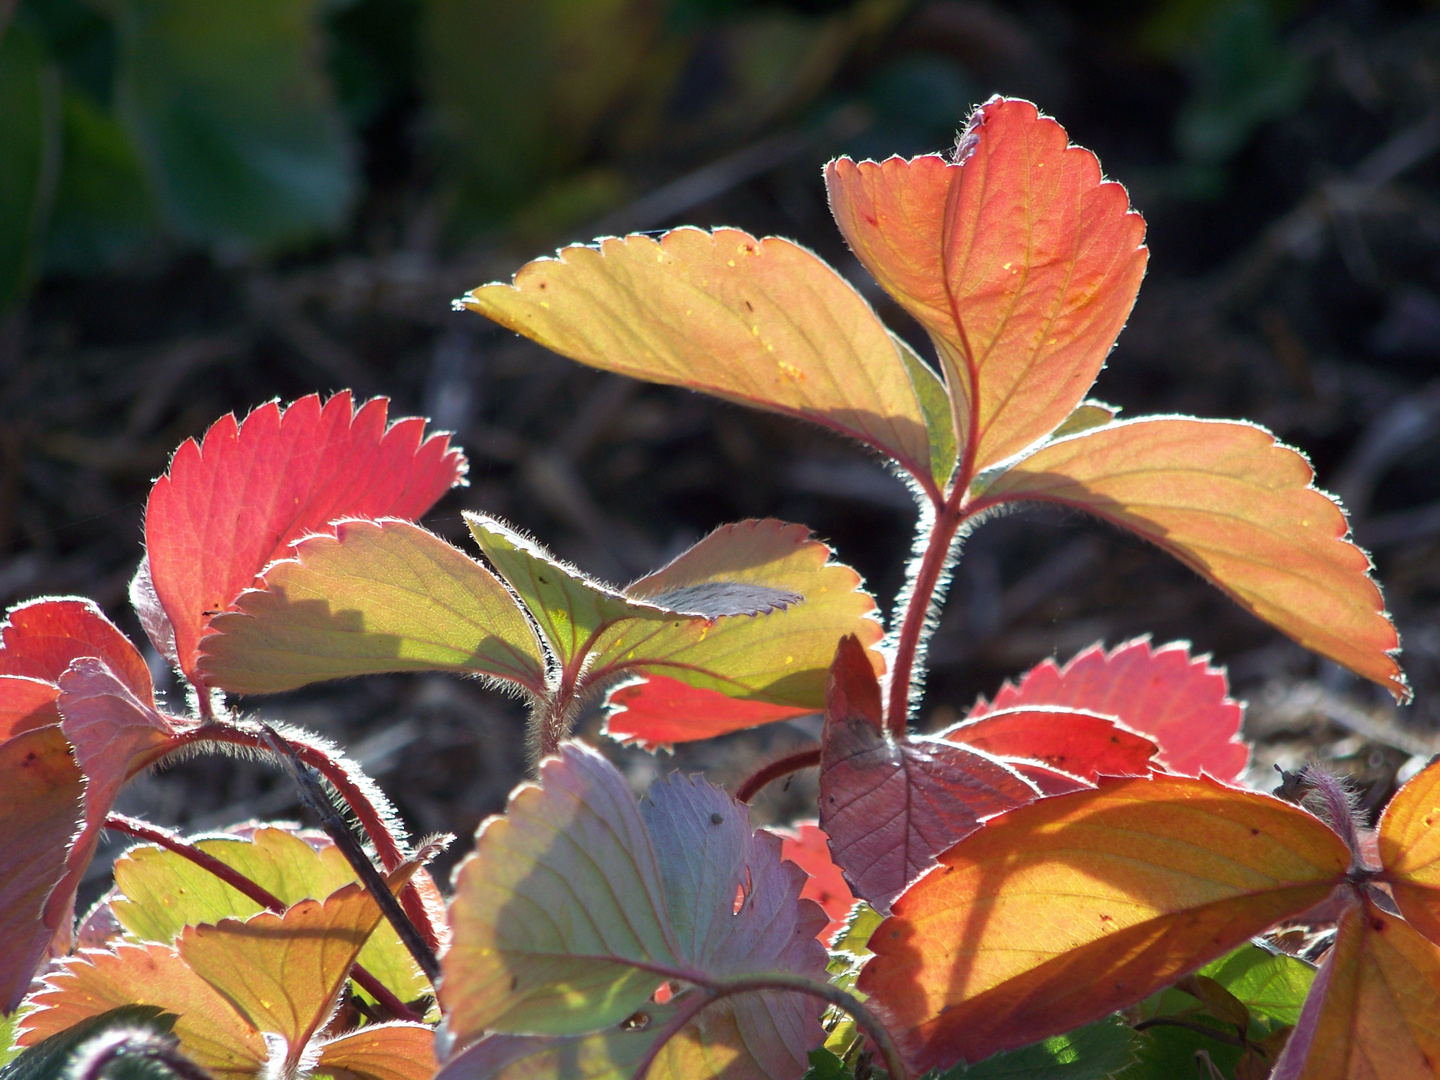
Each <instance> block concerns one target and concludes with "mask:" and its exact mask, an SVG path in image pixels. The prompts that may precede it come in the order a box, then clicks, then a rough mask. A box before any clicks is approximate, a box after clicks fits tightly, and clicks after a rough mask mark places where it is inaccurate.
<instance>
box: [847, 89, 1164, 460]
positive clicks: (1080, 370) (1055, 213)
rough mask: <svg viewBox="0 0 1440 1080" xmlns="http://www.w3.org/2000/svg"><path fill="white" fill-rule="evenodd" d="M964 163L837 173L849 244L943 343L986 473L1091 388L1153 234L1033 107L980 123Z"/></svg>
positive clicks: (967, 437) (996, 102)
mask: <svg viewBox="0 0 1440 1080" xmlns="http://www.w3.org/2000/svg"><path fill="white" fill-rule="evenodd" d="M957 151H958V153H957V157H958V161H957V160H952V159H950V158H945V157H941V156H939V155H936V154H931V155H926V156H923V157H917V158H914V159H912V160H909V161H906V160H904V159H902V158H898V157H893V158H890V159H889V160H888V161H884V162H878V163H877V162H873V161H863V162H860V163H858V164H857V163H856V162H853V161H851V160H849V159H848V158H840V159H839V160H837V161H833V162H831V163H830V164H829V165H828V166H827V167H826V170H825V181H826V186H827V187H828V189H829V192H830V206H831V209H832V210H833V211H834V213H835V219H836V221H837V222H838V223H839V225H840V231H841V232H843V233H844V234H845V239H846V240H848V241H849V242H850V247H851V249H852V250H853V251H854V252H855V254H856V256H857V257H858V258H859V259H860V261H861V262H862V263H864V264H865V268H866V269H867V270H869V271H870V273H871V274H873V275H874V276H875V279H876V280H877V281H879V282H880V284H881V285H882V286H884V288H885V289H886V291H888V292H889V293H890V294H891V295H892V296H894V297H895V299H896V300H898V301H899V302H900V304H901V305H903V306H904V307H905V309H906V310H907V311H909V312H910V314H911V315H913V316H915V318H916V319H918V320H919V322H920V324H921V325H922V326H924V327H925V329H926V330H927V331H928V332H929V334H930V337H931V338H932V339H933V340H934V342H935V345H936V349H937V351H938V352H939V354H940V358H941V361H942V362H943V365H944V369H945V378H946V381H947V382H948V383H949V385H950V392H951V396H952V397H953V399H954V401H955V408H956V428H957V430H958V432H959V436H960V438H959V441H960V444H961V445H962V446H963V447H965V449H964V452H963V454H964V456H965V458H966V460H967V461H968V462H970V464H971V467H972V470H973V471H978V470H981V469H984V468H986V467H987V466H989V465H992V464H994V463H996V462H998V461H1001V460H1003V459H1005V458H1007V457H1009V456H1011V455H1012V454H1015V453H1017V452H1019V451H1020V450H1023V449H1025V448H1026V447H1027V446H1030V445H1031V444H1033V443H1035V442H1036V441H1038V440H1040V439H1042V438H1044V437H1045V436H1046V435H1048V434H1050V432H1051V431H1052V430H1053V429H1054V428H1055V427H1057V426H1058V425H1059V424H1060V423H1061V421H1063V420H1064V419H1065V418H1066V417H1067V416H1069V415H1070V413H1071V411H1072V410H1073V409H1074V408H1075V407H1076V406H1077V405H1078V404H1080V401H1081V399H1082V398H1083V397H1084V396H1085V394H1086V392H1087V391H1088V390H1089V389H1090V385H1091V384H1092V383H1093V382H1094V381H1095V376H1096V375H1097V374H1099V372H1100V366H1101V364H1102V363H1103V362H1104V360H1105V355H1106V353H1108V352H1109V351H1110V347H1111V346H1112V345H1113V344H1114V343H1115V338H1116V335H1118V334H1119V333H1120V328H1121V327H1122V326H1123V325H1124V324H1125V320H1126V318H1127V317H1128V316H1129V314H1130V308H1131V305H1132V304H1133V303H1134V302H1135V294H1136V291H1137V290H1138V289H1139V288H1140V279H1141V278H1142V277H1143V276H1144V273H1145V260H1146V254H1147V253H1146V250H1145V248H1144V247H1143V246H1142V241H1143V239H1144V233H1145V223H1144V221H1143V220H1141V218H1140V215H1139V214H1136V213H1134V212H1133V211H1131V210H1130V208H1129V199H1128V197H1127V196H1126V194H1125V189H1124V188H1122V187H1121V186H1120V185H1119V184H1115V183H1108V182H1104V181H1102V179H1101V174H1100V165H1099V163H1098V162H1097V161H1096V160H1095V156H1094V155H1093V154H1091V153H1090V152H1089V151H1088V150H1083V149H1081V148H1079V147H1076V146H1070V145H1069V141H1068V139H1067V138H1066V135H1065V131H1064V129H1063V128H1061V127H1060V125H1059V124H1057V123H1055V121H1053V120H1051V119H1049V118H1048V117H1040V116H1039V115H1038V114H1037V112H1036V109H1035V106H1033V105H1031V104H1030V103H1029V102H1026V101H1017V100H1007V99H1004V98H992V99H991V100H990V101H989V102H987V103H986V104H985V105H982V106H981V107H980V108H979V109H977V110H976V111H975V113H974V115H973V116H972V117H971V119H970V123H969V124H968V125H967V126H966V129H965V134H964V136H963V137H962V139H961V142H960V144H959V146H958V147H957Z"/></svg>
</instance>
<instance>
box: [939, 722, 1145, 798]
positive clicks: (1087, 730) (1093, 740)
mask: <svg viewBox="0 0 1440 1080" xmlns="http://www.w3.org/2000/svg"><path fill="white" fill-rule="evenodd" d="M935 737H936V738H937V739H945V740H947V741H948V742H954V743H961V744H963V745H965V746H968V747H970V748H971V749H974V750H983V751H984V752H985V753H987V754H991V755H993V756H995V757H998V758H1004V759H1007V760H1008V759H1010V758H1031V759H1034V760H1038V761H1042V762H1044V763H1045V764H1047V765H1051V766H1053V767H1054V768H1056V769H1062V770H1064V771H1065V772H1067V773H1069V774H1070V775H1072V776H1077V777H1079V778H1080V779H1081V780H1086V781H1091V782H1093V781H1094V780H1095V778H1096V777H1097V776H1144V775H1145V774H1146V773H1148V772H1149V771H1150V766H1151V762H1152V759H1153V758H1154V756H1155V752H1156V746H1155V744H1154V743H1153V742H1151V741H1150V740H1149V739H1147V738H1145V736H1143V735H1139V734H1137V733H1136V732H1134V731H1132V730H1130V729H1129V728H1127V727H1124V726H1122V725H1120V724H1117V723H1116V722H1115V721H1113V720H1109V719H1107V718H1106V717H1103V716H1097V715H1095V713H1094V712H1085V711H1081V710H1079V709H1069V708H1065V707H1063V706H1057V707H1054V708H1040V707H1024V706H1021V707H1019V708H1010V709H997V710H994V711H992V712H986V713H983V714H981V716H980V717H979V718H978V719H974V720H963V721H961V722H960V723H958V724H954V725H952V726H951V727H948V728H946V729H945V730H944V731H940V732H936V734H935ZM1012 764H1013V763H1012Z"/></svg>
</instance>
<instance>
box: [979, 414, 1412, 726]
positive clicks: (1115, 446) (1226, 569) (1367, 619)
mask: <svg viewBox="0 0 1440 1080" xmlns="http://www.w3.org/2000/svg"><path fill="white" fill-rule="evenodd" d="M1314 475H1315V474H1314V471H1313V470H1312V469H1311V468H1310V464H1309V462H1307V461H1306V460H1305V458H1304V457H1303V456H1301V454H1300V453H1298V452H1297V451H1295V450H1292V449H1290V448H1289V447H1288V446H1283V445H1281V444H1279V443H1277V442H1276V441H1275V439H1274V437H1273V436H1272V435H1271V434H1270V433H1269V432H1268V431H1266V430H1265V429H1264V428H1261V427H1257V426H1255V425H1253V424H1244V423H1239V422H1235V421H1213V420H1195V419H1169V418H1149V419H1143V420H1131V421H1121V422H1119V423H1114V424H1110V425H1107V426H1105V427H1101V428H1095V429H1093V430H1091V431H1087V432H1085V433H1083V434H1080V435H1075V436H1073V437H1071V438H1068V439H1060V440H1057V441H1055V442H1052V443H1049V444H1047V445H1045V446H1043V447H1041V448H1040V449H1039V450H1037V451H1036V452H1035V453H1033V454H1031V455H1030V456H1029V457H1027V458H1023V459H1022V460H1021V461H1019V462H1018V463H1016V464H1015V465H1014V466H1013V467H1011V468H1010V469H1009V470H1008V471H1007V472H1005V473H1003V474H1002V475H1001V476H999V477H998V478H997V479H996V480H995V481H994V482H993V483H992V484H990V485H989V486H988V487H987V488H985V489H984V490H983V491H982V492H981V493H979V495H978V496H977V498H976V500H975V502H974V504H973V505H972V507H971V512H972V513H978V512H979V511H980V510H982V509H985V508H986V507H990V506H994V505H996V504H998V503H1004V502H1016V501H1021V500H1027V499H1040V500H1044V501H1046V502H1054V503H1060V504H1061V505H1064V506H1071V507H1074V508H1075V509H1077V510H1085V511H1088V512H1089V513H1092V514H1095V515H1097V516H1098V517H1102V518H1104V519H1105V520H1107V521H1112V522H1114V523H1115V524H1117V525H1121V526H1123V527H1125V528H1127V529H1130V530H1132V531H1134V532H1136V533H1139V534H1140V535H1141V536H1143V537H1145V538H1146V539H1147V540H1150V541H1152V542H1153V543H1155V544H1157V545H1159V546H1160V547H1161V548H1163V549H1164V550H1165V551H1168V552H1169V553H1170V554H1172V555H1174V556H1175V557H1176V558H1178V559H1179V560H1180V561H1181V562H1183V563H1185V564H1186V565H1187V566H1189V567H1190V568H1191V569H1193V570H1195V571H1196V572H1197V573H1200V574H1202V575H1203V576H1205V577H1206V578H1208V579H1209V580H1210V581H1212V582H1213V583H1214V584H1216V585H1218V586H1219V587H1220V588H1221V589H1223V590H1224V591H1225V592H1226V593H1227V594H1229V596H1230V597H1231V598H1232V599H1233V600H1235V602H1236V603H1238V604H1239V605H1240V606H1241V607H1243V608H1245V609H1246V610H1247V611H1250V612H1252V613H1253V614H1255V615H1257V616H1258V617H1259V618H1261V619H1264V620H1265V621H1266V622H1268V623H1270V624H1271V625H1272V626H1274V627H1276V628H1277V629H1279V630H1281V631H1283V632H1284V633H1286V634H1288V635H1289V636H1290V637H1292V638H1294V639H1295V640H1296V641H1298V642H1299V643H1300V644H1301V645H1304V646H1305V647H1306V648H1307V649H1312V650H1314V651H1315V652H1318V653H1319V654H1320V655H1322V656H1326V657H1329V658H1330V659H1331V660H1334V661H1336V662H1337V663H1340V664H1344V665H1345V666H1346V667H1348V668H1350V669H1351V670H1352V671H1355V672H1357V673H1359V674H1361V675H1364V676H1365V677H1366V678H1368V679H1373V680H1374V681H1376V682H1378V683H1380V684H1381V685H1383V686H1385V687H1386V689H1388V690H1389V691H1390V692H1391V693H1392V694H1394V695H1395V696H1396V697H1397V698H1400V699H1402V700H1404V699H1407V698H1408V697H1409V696H1410V691H1409V688H1408V687H1407V685H1406V683H1405V677H1404V675H1402V674H1401V672H1400V667H1399V665H1398V664H1397V663H1396V662H1395V660H1394V659H1393V658H1392V655H1391V654H1392V653H1394V652H1397V651H1398V650H1399V647H1400V642H1399V638H1398V637H1397V636H1396V633H1395V628H1394V627H1393V626H1392V625H1391V624H1390V620H1389V619H1388V618H1387V617H1386V615H1385V604H1384V601H1383V599H1382V598H1381V596H1380V589H1379V587H1378V586H1376V584H1375V582H1374V581H1373V580H1372V579H1371V577H1370V560H1369V558H1368V557H1367V556H1366V554H1365V552H1363V551H1361V550H1360V549H1359V548H1358V547H1356V546H1355V545H1354V544H1353V543H1351V542H1350V540H1349V539H1348V538H1347V536H1348V532H1349V528H1348V526H1347V524H1346V522H1345V515H1344V513H1342V512H1341V510H1340V508H1339V507H1338V506H1336V505H1335V503H1334V501H1333V500H1331V499H1330V497H1329V496H1327V495H1326V494H1325V493H1324V492H1322V491H1317V490H1316V489H1315V488H1314V487H1312V486H1311V481H1312V480H1313V479H1314Z"/></svg>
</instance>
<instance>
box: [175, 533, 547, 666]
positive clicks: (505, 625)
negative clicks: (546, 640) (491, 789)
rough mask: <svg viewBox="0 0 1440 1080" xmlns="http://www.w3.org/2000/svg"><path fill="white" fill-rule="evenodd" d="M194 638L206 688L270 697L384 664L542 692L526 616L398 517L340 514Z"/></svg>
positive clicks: (480, 573) (483, 572)
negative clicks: (330, 528)
mask: <svg viewBox="0 0 1440 1080" xmlns="http://www.w3.org/2000/svg"><path fill="white" fill-rule="evenodd" d="M291 556H292V557H291V558H287V559H284V560H282V561H280V562H276V563H272V564H271V565H270V566H269V567H268V568H267V569H266V570H265V573H264V575H263V577H262V578H261V579H260V582H259V586H260V587H259V588H256V589H251V590H247V591H246V592H243V593H241V594H240V596H239V598H238V599H237V600H236V602H235V605H234V610H232V611H229V612H226V613H224V614H221V615H217V616H216V617H215V618H214V619H213V620H212V622H211V629H212V630H213V633H211V634H210V635H209V636H207V637H206V638H205V639H204V641H203V642H202V643H201V652H202V656H201V659H200V665H199V666H200V670H201V671H202V672H203V673H204V677H205V679H206V680H207V681H208V683H209V684H211V685H214V686H217V687H220V688H222V689H225V690H229V691H232V692H235V693H247V694H249V693H271V692H274V691H277V690H290V689H294V688H295V687H297V686H304V685H306V684H307V683H311V682H317V681H320V680H324V679H338V678H344V677H347V676H352V675H366V674H374V673H378V672H386V671H455V672H465V673H472V674H478V675H485V676H489V677H491V678H494V679H501V680H505V681H508V682H511V683H514V684H518V685H519V686H522V687H524V688H526V689H527V690H529V691H530V692H531V693H536V694H538V693H541V692H542V691H543V690H544V687H545V667H544V656H543V654H542V653H541V650H540V642H539V641H538V640H537V639H536V637H535V631H534V630H533V629H532V628H531V625H530V622H529V620H528V619H527V618H526V617H525V615H524V613H523V612H521V611H520V609H519V608H518V607H516V605H515V601H514V599H513V598H512V597H511V595H510V593H509V592H508V591H507V590H506V588H505V586H503V585H501V584H500V582H499V581H497V580H496V579H495V576H494V575H493V574H491V573H490V571H489V570H487V569H485V567H483V566H481V565H480V564H479V563H477V562H476V561H475V560H474V559H472V558H470V557H469V556H468V555H465V554H463V553H462V552H460V551H457V550H456V549H455V548H453V547H451V546H450V545H449V544H447V543H446V542H445V541H444V540H442V539H440V538H439V537H438V536H435V535H434V534H432V533H429V532H426V531H425V530H424V529H422V528H420V527H419V526H417V525H412V524H409V523H408V522H404V521H395V520H383V521H340V522H338V523H336V525H335V534H334V535H333V536H331V535H324V536H315V537H310V538H308V539H305V540H302V541H300V542H299V543H298V544H296V545H295V546H294V547H293V548H292V549H291Z"/></svg>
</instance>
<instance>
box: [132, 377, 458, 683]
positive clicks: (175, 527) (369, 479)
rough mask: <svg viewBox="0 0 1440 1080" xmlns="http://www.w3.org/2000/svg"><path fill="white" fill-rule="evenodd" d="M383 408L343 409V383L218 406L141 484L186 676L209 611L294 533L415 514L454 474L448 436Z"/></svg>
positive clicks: (281, 550) (157, 574) (246, 583)
mask: <svg viewBox="0 0 1440 1080" xmlns="http://www.w3.org/2000/svg"><path fill="white" fill-rule="evenodd" d="M386 408H387V402H386V400H385V399H384V398H376V399H375V400H373V401H369V402H367V403H366V404H365V405H363V406H362V407H361V408H360V409H359V411H354V412H353V413H352V406H351V400H350V394H349V392H348V391H347V392H343V393H340V394H336V395H335V396H334V397H332V398H331V399H330V400H329V401H327V402H326V403H325V404H324V405H323V406H322V405H321V404H320V398H319V397H318V396H317V395H313V394H312V395H311V396H309V397H305V398H301V399H300V400H299V401H297V402H295V403H294V404H293V405H291V406H290V407H289V408H288V409H285V410H284V411H283V412H282V411H281V409H280V407H279V405H277V404H276V403H274V402H271V403H269V404H266V405H262V406H260V408H258V409H256V410H255V411H254V412H252V413H251V414H250V415H249V416H247V417H246V418H245V421H244V423H243V424H237V423H236V421H235V417H234V416H233V415H232V416H226V417H223V418H222V419H220V420H218V421H217V422H216V423H215V424H213V425H212V426H211V428H210V430H209V431H207V432H206V433H205V438H204V442H203V444H201V445H197V444H196V442H195V441H194V440H193V439H189V440H186V442H185V443H184V444H183V445H181V447H180V449H179V450H178V451H176V453H175V457H174V458H173V459H172V460H171V462H170V470H169V472H168V473H167V474H166V475H164V476H162V477H161V478H160V479H159V480H157V481H156V482H155V487H154V488H153V489H152V490H151V493H150V501H149V504H148V505H147V507H146V511H145V544H146V550H147V552H148V558H149V565H150V574H151V577H152V579H153V583H154V588H155V593H156V595H157V596H158V597H159V600H160V603H161V604H162V605H163V607H164V609H165V613H166V615H168V616H169V619H170V623H171V625H172V627H173V629H174V637H175V652H176V655H177V656H178V657H179V661H180V668H181V670H182V671H184V673H185V675H186V677H188V678H189V679H190V680H191V681H192V682H195V683H197V684H199V682H200V679H199V676H198V673H197V671H196V659H197V649H198V645H199V641H200V638H201V637H202V636H203V635H204V633H205V631H206V629H207V628H208V626H209V622H210V616H211V614H213V613H216V612H220V611H224V610H226V609H227V608H229V607H230V606H231V605H232V604H233V603H234V601H235V598H236V597H237V596H239V595H240V593H241V592H242V591H244V590H245V589H248V588H250V587H251V586H252V585H253V584H254V582H255V578H256V575H258V574H259V573H260V571H261V570H263V569H264V568H265V567H266V566H267V565H268V564H269V563H271V562H273V561H274V560H275V559H277V558H283V557H284V556H286V555H287V554H288V548H289V545H290V544H291V543H292V542H293V541H295V540H297V539H299V538H300V537H302V536H306V535H308V534H310V533H314V532H317V531H320V530H323V529H325V527H326V526H327V525H328V524H329V523H330V522H332V521H334V520H336V519H337V518H344V517H398V518H405V519H414V518H418V517H420V516H421V515H422V514H424V513H425V511H427V510H428V509H430V507H431V506H433V505H434V504H435V502H436V500H438V499H439V498H440V496H442V495H444V494H445V492H446V491H448V490H449V489H450V488H451V487H452V486H453V485H455V484H456V483H458V482H459V481H460V478H461V476H462V475H463V473H464V469H465V462H464V458H463V457H462V455H461V454H460V451H458V450H452V449H450V448H449V443H448V439H447V436H445V435H432V436H430V437H429V438H428V439H427V438H423V434H424V421H423V420H420V419H418V418H414V417H411V418H408V419H404V420H399V421H396V422H395V423H394V424H392V425H390V426H389V427H388V428H387V427H386ZM147 629H148V628H147ZM159 644H160V643H159V642H157V645H159Z"/></svg>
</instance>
